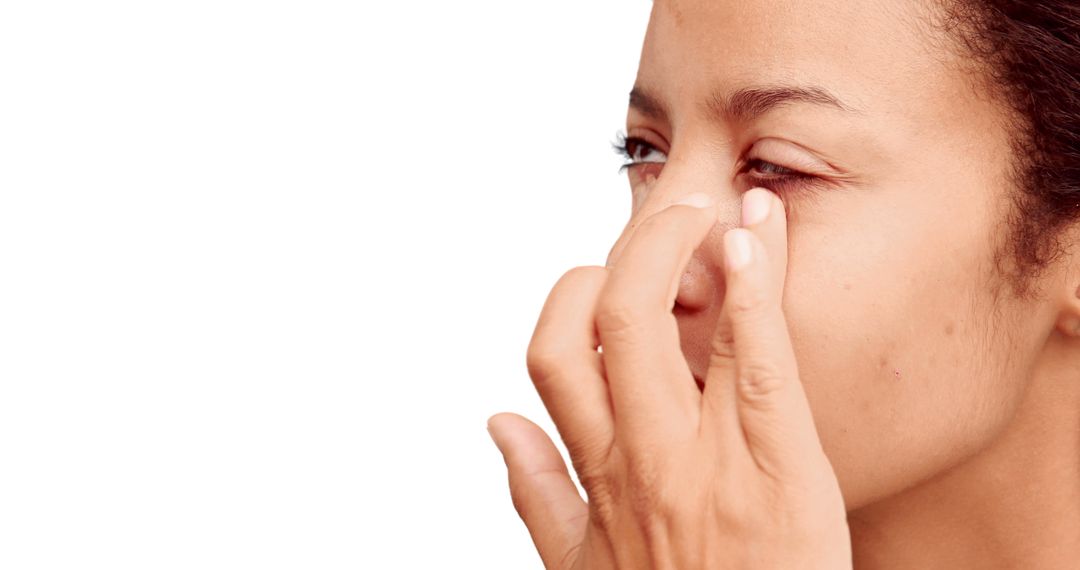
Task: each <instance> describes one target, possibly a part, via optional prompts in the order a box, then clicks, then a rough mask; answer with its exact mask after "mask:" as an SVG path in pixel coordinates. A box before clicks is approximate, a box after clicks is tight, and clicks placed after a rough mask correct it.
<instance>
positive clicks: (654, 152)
mask: <svg viewBox="0 0 1080 570" xmlns="http://www.w3.org/2000/svg"><path fill="white" fill-rule="evenodd" d="M611 146H612V147H613V148H614V149H615V152H617V153H619V154H621V155H623V156H624V157H626V159H627V160H629V162H627V163H625V164H623V165H622V166H620V167H619V172H620V173H621V172H622V171H623V170H626V169H627V168H630V167H631V166H634V165H637V164H644V163H664V162H667V155H666V154H665V153H663V152H661V151H660V150H659V149H657V148H656V147H655V146H653V145H652V144H650V143H649V142H648V141H646V140H645V139H642V138H638V137H627V136H626V135H624V134H622V133H619V135H618V140H617V141H616V142H614V143H611Z"/></svg>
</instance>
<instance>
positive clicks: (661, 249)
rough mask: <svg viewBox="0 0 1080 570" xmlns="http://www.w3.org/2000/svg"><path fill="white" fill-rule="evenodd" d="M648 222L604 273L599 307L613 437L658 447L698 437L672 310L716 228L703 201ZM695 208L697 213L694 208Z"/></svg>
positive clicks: (692, 387) (710, 205)
mask: <svg viewBox="0 0 1080 570" xmlns="http://www.w3.org/2000/svg"><path fill="white" fill-rule="evenodd" d="M692 198H694V195H691V196H688V197H687V199H685V200H683V201H682V202H687V201H689V202H691V203H690V204H682V203H679V202H677V203H676V204H674V205H672V206H670V207H668V208H666V209H664V210H661V211H660V212H658V213H656V214H654V215H653V216H651V217H649V218H648V219H646V220H645V221H644V222H642V224H641V225H640V226H639V227H638V228H637V231H636V232H635V233H634V234H633V235H632V236H631V238H630V240H629V241H628V242H627V243H626V245H625V247H624V248H623V249H622V251H621V252H620V255H619V258H618V260H617V262H616V263H615V264H614V266H612V267H611V268H610V269H609V274H608V280H607V282H606V284H605V287H604V290H603V291H602V292H601V294H600V298H599V300H598V301H597V307H596V327H597V332H598V334H599V337H600V344H601V346H602V347H603V348H602V350H603V353H602V354H603V359H604V368H605V371H606V373H607V379H608V384H609V386H610V390H611V399H612V407H613V411H614V416H615V430H616V434H617V436H618V435H619V434H625V435H626V436H627V437H629V438H630V440H631V441H636V442H643V441H645V440H651V441H658V440H668V441H670V439H669V438H672V437H674V438H682V437H684V436H686V435H688V434H689V433H691V430H692V432H693V433H696V430H697V421H698V418H699V416H700V403H701V399H700V398H701V393H700V392H699V391H698V389H697V386H696V384H695V382H694V378H693V374H692V373H691V372H690V368H689V366H688V365H687V363H686V358H685V357H684V356H683V353H682V348H681V346H680V343H679V330H678V324H677V322H676V320H675V316H674V315H673V314H672V312H671V311H672V307H673V305H674V303H675V297H676V295H677V293H678V287H679V280H680V277H681V276H682V273H683V272H684V271H685V269H686V265H687V263H689V261H690V257H691V255H692V254H693V252H694V250H695V249H696V248H697V247H698V245H699V244H701V242H702V241H703V240H704V239H705V236H706V235H707V234H708V233H709V230H710V229H711V228H712V227H713V225H714V224H715V223H716V216H717V208H716V206H715V203H714V202H713V201H712V200H709V199H708V196H707V195H700V194H699V195H698V198H696V200H698V203H697V204H693V202H694V199H692ZM695 206H696V207H695Z"/></svg>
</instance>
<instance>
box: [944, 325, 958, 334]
mask: <svg viewBox="0 0 1080 570" xmlns="http://www.w3.org/2000/svg"><path fill="white" fill-rule="evenodd" d="M954 330H956V327H955V326H954V325H953V324H952V323H948V324H946V325H945V336H952V333H953V331H954Z"/></svg>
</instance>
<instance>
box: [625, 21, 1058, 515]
mask: <svg viewBox="0 0 1080 570" xmlns="http://www.w3.org/2000/svg"><path fill="white" fill-rule="evenodd" d="M929 9H930V8H929V7H927V6H923V5H920V3H917V2H913V1H912V2H894V1H888V2H850V1H844V0H819V1H805V2H790V1H778V0H739V1H737V2H736V1H731V2H721V1H716V0H680V1H675V0H656V1H655V2H654V6H653V11H652V16H651V19H650V22H649V27H648V31H647V34H646V37H645V43H644V48H643V50H642V55H641V62H640V68H639V70H638V76H637V79H636V82H635V88H634V93H633V95H632V96H631V102H630V108H629V112H628V115H627V136H628V137H629V138H631V139H633V138H638V139H643V140H644V141H645V142H646V143H647V144H648V145H650V146H642V145H637V146H636V147H635V145H633V144H631V150H632V151H633V150H637V154H638V158H640V159H643V160H644V161H655V163H652V164H641V165H637V166H634V167H631V168H630V169H629V173H628V176H629V179H630V185H631V190H632V195H633V215H632V217H631V220H630V222H629V224H628V225H627V228H626V231H625V232H624V234H623V237H622V239H620V243H623V242H624V241H625V239H626V238H627V237H628V236H629V235H631V234H632V233H633V231H634V228H635V227H636V226H637V224H638V223H639V222H640V220H643V219H644V218H646V217H648V216H649V215H651V214H653V213H655V212H656V211H658V210H660V209H662V208H664V207H665V206H667V205H668V204H669V203H671V202H672V201H674V200H676V199H678V197H680V196H682V195H685V194H689V193H692V192H698V191H702V190H707V191H711V192H715V193H716V195H717V196H718V197H719V198H720V200H721V204H722V207H723V208H724V209H725V211H726V212H727V218H726V220H725V221H722V222H721V223H719V224H717V226H716V227H714V228H713V232H712V233H711V234H710V235H709V237H708V238H707V239H706V241H705V242H704V243H702V245H701V247H700V248H699V249H698V250H697V251H696V252H695V254H694V257H693V259H692V260H691V262H690V265H689V266H688V268H687V270H686V273H685V274H684V276H683V279H682V282H681V286H680V289H679V295H678V298H677V299H676V305H675V309H674V313H675V316H676V318H677V319H678V322H679V330H680V334H681V338H682V347H683V351H684V353H685V355H686V357H687V361H688V362H689V364H690V368H691V370H692V371H694V373H695V375H697V376H699V377H702V376H704V373H705V370H706V369H707V366H708V357H709V341H710V338H711V336H712V332H713V330H714V327H715V324H716V321H717V318H718V316H719V313H720V308H721V304H722V303H723V299H724V290H725V285H724V281H723V269H722V268H723V265H722V262H723V260H722V254H721V251H722V247H721V236H722V235H723V233H724V231H726V230H727V229H729V228H731V227H735V226H737V225H738V221H739V205H740V198H741V195H742V193H743V192H745V191H746V190H748V189H749V188H751V187H753V186H764V187H767V188H770V189H772V190H774V191H775V192H776V193H777V194H779V195H780V196H781V198H782V199H783V200H784V202H785V204H786V210H787V213H788V235H789V238H788V247H789V254H788V259H789V261H788V270H787V279H786V283H785V295H784V311H785V314H786V316H787V320H788V326H789V330H790V333H791V337H792V342H793V344H794V347H795V352H796V355H797V357H798V361H799V368H800V374H801V379H802V382H803V384H804V386H805V388H806V392H807V397H808V398H809V401H810V405H811V407H812V409H813V412H814V416H815V419H816V422H817V426H818V433H819V435H820V437H821V440H822V443H823V445H824V448H825V451H826V453H827V454H828V455H829V457H830V459H831V460H832V463H833V466H834V468H835V469H836V472H837V476H838V478H839V480H840V484H841V488H842V489H843V491H844V495H845V499H846V502H847V505H848V508H849V510H850V509H855V508H857V507H859V506H862V505H866V504H869V503H871V502H873V501H875V500H878V499H881V498H884V497H886V496H888V495H892V494H895V493H897V492H899V491H901V490H902V489H904V488H906V487H908V486H911V485H913V484H915V483H917V482H919V481H920V480H923V479H925V478H927V477H928V476H930V475H932V474H934V473H937V472H940V471H942V470H943V469H945V468H947V467H950V466H952V465H955V464H957V463H959V462H960V461H962V460H963V459H965V458H967V457H969V456H970V455H971V454H973V453H975V452H976V451H978V450H979V449H981V448H983V447H985V446H986V445H987V444H988V443H989V442H990V441H991V440H993V439H994V438H995V436H996V435H998V434H999V433H1000V432H1001V430H1002V428H1004V427H1005V426H1006V424H1007V422H1008V421H1009V419H1010V418H1011V417H1012V416H1013V414H1014V412H1015V411H1016V409H1017V406H1018V404H1019V401H1020V399H1021V395H1022V392H1023V389H1024V386H1025V383H1026V381H1027V378H1028V377H1029V376H1030V374H1031V371H1032V369H1033V368H1034V367H1035V366H1036V364H1037V360H1038V358H1039V354H1040V351H1041V349H1042V346H1043V344H1044V343H1045V342H1046V338H1047V335H1048V334H1049V333H1050V330H1049V328H1052V323H1053V322H1054V319H1055V315H1054V314H1053V307H1051V306H1050V305H1049V304H1048V303H1047V302H1045V301H1041V302H1036V301H1030V302H1024V301H1020V300H1017V299H1014V298H1012V297H1010V296H1009V295H1008V294H1007V293H1006V294H1001V295H994V294H993V293H992V291H993V290H995V288H996V285H997V284H999V283H1000V279H999V278H998V277H997V276H996V275H997V274H996V273H995V272H994V269H993V267H994V265H993V255H994V253H995V250H996V247H998V244H999V243H1000V240H1001V239H1002V238H1003V237H1004V236H1003V234H1004V226H1003V225H1002V221H1003V220H1004V216H1005V214H1006V205H1007V204H1008V201H1007V194H1006V192H1007V188H1008V186H1007V183H1006V181H1005V173H1006V165H1007V161H1008V158H1009V147H1008V144H1007V139H1006V131H1005V130H1004V128H1003V127H1002V125H1001V119H1000V117H1001V115H999V111H998V108H997V107H996V106H995V104H994V103H993V102H991V101H989V100H988V98H987V97H985V96H983V95H982V94H981V93H980V92H979V90H978V89H977V88H975V87H974V86H973V85H972V83H971V80H970V78H969V77H967V76H965V75H964V74H962V73H960V71H959V69H960V67H959V64H958V63H957V59H956V57H955V56H954V55H953V54H952V53H951V51H950V50H948V49H946V47H945V46H946V45H947V44H946V43H944V42H943V41H942V39H941V38H940V37H939V36H937V35H936V32H933V31H931V29H930V28H929V26H928V22H929V19H928V18H929V17H930V12H929ZM799 90H804V91H799ZM778 167H782V168H785V169H790V170H793V171H798V173H799V177H798V178H795V177H791V176H790V173H789V172H787V171H785V170H780V169H778ZM777 173H780V174H777ZM618 247H619V244H616V247H615V248H613V253H614V252H615V251H616V249H617V248H618ZM1054 275H1055V274H1053V273H1049V274H1048V277H1047V278H1046V279H1053V278H1054V277H1053V276H1054ZM1048 324H1049V325H1048ZM1048 326H1049V328H1048Z"/></svg>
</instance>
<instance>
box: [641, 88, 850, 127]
mask: <svg viewBox="0 0 1080 570" xmlns="http://www.w3.org/2000/svg"><path fill="white" fill-rule="evenodd" d="M791 103H810V104H813V105H819V106H823V107H833V108H836V109H839V110H841V111H844V112H847V113H858V112H859V111H858V110H856V109H855V108H853V107H851V106H849V105H847V104H846V103H844V102H843V101H841V100H840V99H839V98H838V97H837V96H836V95H833V94H832V93H830V92H829V91H828V90H826V89H824V88H821V87H818V86H816V85H805V86H804V85H755V86H750V87H743V88H741V89H737V90H736V91H734V92H732V93H731V95H726V94H725V93H724V92H722V91H716V92H714V93H713V94H712V96H710V97H709V98H708V99H707V100H706V102H705V112H706V113H707V114H708V115H709V116H710V117H712V118H713V119H714V120H716V121H723V120H726V119H736V120H739V121H742V122H749V121H752V120H754V119H755V118H757V117H760V116H761V115H764V114H765V113H768V112H769V111H772V110H773V109H776V108H779V107H781V106H783V105H788V104H791ZM630 106H631V107H633V108H635V109H637V110H638V111H639V112H640V113H642V114H644V115H646V116H648V117H652V118H654V119H667V117H668V112H667V107H666V106H665V105H664V103H663V101H662V100H661V99H660V98H659V97H656V96H655V95H653V94H652V93H651V92H650V91H649V90H648V89H646V88H644V87H640V86H635V87H634V88H633V89H632V90H631V91H630Z"/></svg>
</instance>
